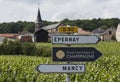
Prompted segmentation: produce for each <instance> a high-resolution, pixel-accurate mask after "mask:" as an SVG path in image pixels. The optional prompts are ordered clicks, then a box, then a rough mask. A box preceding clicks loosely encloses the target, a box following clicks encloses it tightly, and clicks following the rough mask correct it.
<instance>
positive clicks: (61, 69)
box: [37, 64, 85, 73]
mask: <svg viewBox="0 0 120 82" xmlns="http://www.w3.org/2000/svg"><path fill="white" fill-rule="evenodd" d="M37 70H38V71H39V72H41V73H80V72H81V73H82V72H85V65H84V64H81V65H76V64H73V65H72V64H69V65H66V64H65V65H64V64H60V65H56V64H51V65H50V64H41V65H39V66H38V67H37Z"/></svg>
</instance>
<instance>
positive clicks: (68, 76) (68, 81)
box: [66, 33, 71, 82]
mask: <svg viewBox="0 0 120 82" xmlns="http://www.w3.org/2000/svg"><path fill="white" fill-rule="evenodd" d="M69 34H70V33H68V35H69ZM67 46H68V47H70V46H71V45H70V44H67ZM67 64H70V62H67ZM66 82H70V73H67V77H66Z"/></svg>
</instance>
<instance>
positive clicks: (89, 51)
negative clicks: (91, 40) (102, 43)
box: [52, 47, 102, 62]
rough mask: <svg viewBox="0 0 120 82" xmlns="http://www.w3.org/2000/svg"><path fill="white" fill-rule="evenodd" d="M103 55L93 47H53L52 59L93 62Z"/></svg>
mask: <svg viewBox="0 0 120 82" xmlns="http://www.w3.org/2000/svg"><path fill="white" fill-rule="evenodd" d="M60 51H61V52H60ZM100 56H102V53H101V52H99V51H98V50H96V49H95V48H93V47H53V48H52V58H53V59H52V60H53V61H59V62H92V61H95V60H96V59H98V58H99V57H100Z"/></svg>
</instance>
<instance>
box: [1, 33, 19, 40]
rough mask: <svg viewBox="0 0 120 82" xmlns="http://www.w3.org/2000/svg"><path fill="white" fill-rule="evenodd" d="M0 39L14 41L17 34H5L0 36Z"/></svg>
mask: <svg viewBox="0 0 120 82" xmlns="http://www.w3.org/2000/svg"><path fill="white" fill-rule="evenodd" d="M0 37H4V38H11V39H16V38H17V37H18V34H10V33H6V34H0Z"/></svg>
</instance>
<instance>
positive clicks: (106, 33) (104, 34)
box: [92, 27, 116, 41]
mask: <svg viewBox="0 0 120 82" xmlns="http://www.w3.org/2000/svg"><path fill="white" fill-rule="evenodd" d="M115 32H116V28H114V27H111V28H109V29H106V30H104V29H101V28H97V29H95V30H93V31H92V35H97V36H99V37H100V38H101V40H102V41H111V40H114V39H115V38H114V37H115Z"/></svg>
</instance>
